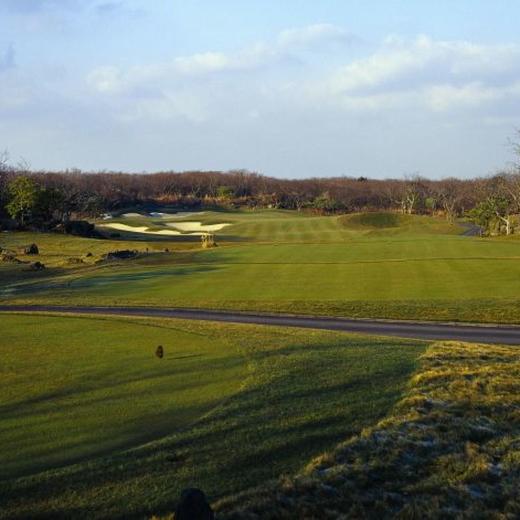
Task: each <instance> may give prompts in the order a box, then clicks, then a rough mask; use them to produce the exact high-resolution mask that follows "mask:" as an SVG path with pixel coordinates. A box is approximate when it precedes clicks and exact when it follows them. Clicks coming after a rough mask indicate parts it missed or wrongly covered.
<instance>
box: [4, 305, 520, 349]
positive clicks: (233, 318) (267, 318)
mask: <svg viewBox="0 0 520 520" xmlns="http://www.w3.org/2000/svg"><path fill="white" fill-rule="evenodd" d="M0 312H54V313H65V314H87V315H117V316H138V317H151V318H159V317H160V318H181V319H185V320H206V321H220V322H229V323H251V324H258V325H275V326H279V327H303V328H311V329H321V330H336V331H344V332H359V333H363V334H372V335H379V336H397V337H402V338H414V339H424V340H458V341H468V342H473V343H498V344H500V343H503V344H507V345H520V327H515V326H511V325H507V326H506V325H468V324H456V323H435V322H431V323H428V322H413V321H389V320H388V321H385V320H370V319H351V318H331V317H319V316H304V315H289V314H264V313H252V312H237V311H229V310H226V311H218V310H205V309H187V308H177V307H176V308H165V307H95V306H65V305H59V306H58V305H56V306H54V305H0Z"/></svg>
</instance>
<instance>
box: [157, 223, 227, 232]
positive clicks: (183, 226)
mask: <svg viewBox="0 0 520 520" xmlns="http://www.w3.org/2000/svg"><path fill="white" fill-rule="evenodd" d="M166 225H167V226H170V227H173V228H175V229H178V230H180V231H183V232H188V231H192V232H193V231H198V232H203V233H211V232H212V231H220V230H221V229H223V228H225V227H226V226H229V225H230V224H206V225H204V224H202V222H169V223H167V224H166Z"/></svg>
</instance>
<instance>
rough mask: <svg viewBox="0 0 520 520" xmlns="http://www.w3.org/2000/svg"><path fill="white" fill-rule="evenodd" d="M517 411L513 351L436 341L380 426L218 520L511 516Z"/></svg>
mask: <svg viewBox="0 0 520 520" xmlns="http://www.w3.org/2000/svg"><path fill="white" fill-rule="evenodd" d="M519 409H520V352H519V351H518V349H517V348H515V347H501V346H479V345H471V344H463V343H455V342H446V343H437V344H434V345H432V346H431V347H430V348H429V349H428V350H427V351H426V352H425V354H423V356H422V358H421V368H420V369H419V371H418V372H417V373H416V374H415V376H414V377H413V378H412V380H411V383H410V387H409V390H408V392H407V395H406V396H405V397H404V399H402V400H401V401H400V402H399V403H398V404H397V406H396V407H395V408H394V409H393V411H392V413H390V414H389V415H388V416H387V417H386V418H385V419H383V420H382V421H380V422H379V423H378V424H377V425H376V426H374V427H369V428H366V429H365V430H364V431H363V432H362V433H361V434H360V435H355V436H353V437H351V438H350V439H348V440H347V441H345V442H344V443H342V444H340V445H338V447H337V448H336V449H335V450H333V451H331V452H328V453H325V454H323V455H321V456H320V457H318V458H316V459H314V460H313V461H312V462H311V463H310V464H309V465H308V466H307V467H306V468H305V470H304V471H302V472H300V473H299V474H298V475H296V476H295V477H285V478H282V479H280V480H279V481H278V482H275V483H273V484H271V485H269V486H264V487H260V488H257V489H255V490H251V491H249V492H246V493H242V494H240V495H238V496H234V497H230V498H227V499H224V500H221V501H220V502H218V503H217V504H216V508H217V510H218V513H219V516H218V517H219V519H226V520H231V519H248V520H249V519H250V520H253V519H259V518H262V519H275V518H276V519H284V518H287V519H289V518H309V519H311V518H313V519H314V518H316V519H318V518H319V519H336V518H370V519H384V518H400V519H419V518H421V519H422V518H439V519H441V518H496V519H499V518H500V519H513V518H518V517H519V515H520V501H519V499H518V489H519V488H520V414H519Z"/></svg>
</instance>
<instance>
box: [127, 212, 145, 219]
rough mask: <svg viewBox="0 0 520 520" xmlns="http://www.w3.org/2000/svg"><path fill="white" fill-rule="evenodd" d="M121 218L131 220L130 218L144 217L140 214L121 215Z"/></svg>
mask: <svg viewBox="0 0 520 520" xmlns="http://www.w3.org/2000/svg"><path fill="white" fill-rule="evenodd" d="M121 216H122V217H125V218H132V217H145V216H146V215H141V213H123V214H122V215H121Z"/></svg>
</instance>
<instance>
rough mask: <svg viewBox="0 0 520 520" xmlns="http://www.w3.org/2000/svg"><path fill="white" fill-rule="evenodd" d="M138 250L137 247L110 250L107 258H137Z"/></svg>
mask: <svg viewBox="0 0 520 520" xmlns="http://www.w3.org/2000/svg"><path fill="white" fill-rule="evenodd" d="M136 256H137V251H136V250H135V249H121V250H118V251H110V253H107V254H106V256H105V258H106V259H107V260H127V259H129V258H135V257H136Z"/></svg>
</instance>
